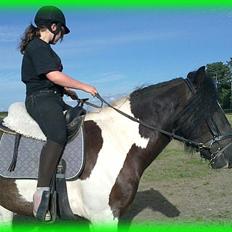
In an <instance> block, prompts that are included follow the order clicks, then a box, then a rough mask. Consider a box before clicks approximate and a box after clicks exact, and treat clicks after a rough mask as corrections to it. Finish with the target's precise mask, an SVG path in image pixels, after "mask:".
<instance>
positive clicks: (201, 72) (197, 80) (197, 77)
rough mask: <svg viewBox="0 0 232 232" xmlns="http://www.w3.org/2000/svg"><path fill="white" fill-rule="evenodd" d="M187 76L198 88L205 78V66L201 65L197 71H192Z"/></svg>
mask: <svg viewBox="0 0 232 232" xmlns="http://www.w3.org/2000/svg"><path fill="white" fill-rule="evenodd" d="M187 78H188V79H189V80H190V81H191V82H192V83H193V84H194V85H195V87H196V89H197V88H198V87H200V85H201V83H202V82H203V81H204V78H205V66H202V67H200V68H199V69H198V70H197V71H195V72H190V73H189V74H188V75H187Z"/></svg>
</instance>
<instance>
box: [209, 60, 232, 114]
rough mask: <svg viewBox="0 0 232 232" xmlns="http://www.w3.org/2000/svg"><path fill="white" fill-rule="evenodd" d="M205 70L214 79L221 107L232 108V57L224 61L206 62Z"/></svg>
mask: <svg viewBox="0 0 232 232" xmlns="http://www.w3.org/2000/svg"><path fill="white" fill-rule="evenodd" d="M206 72H207V74H208V75H209V76H210V77H211V78H213V79H214V81H215V85H216V87H217V90H218V98H219V103H220V105H221V107H222V108H223V109H230V110H232V58H230V60H229V61H226V62H225V63H223V62H215V63H212V64H207V65H206Z"/></svg>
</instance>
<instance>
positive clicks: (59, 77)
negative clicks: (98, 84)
mask: <svg viewBox="0 0 232 232" xmlns="http://www.w3.org/2000/svg"><path fill="white" fill-rule="evenodd" d="M46 76H47V78H48V79H49V80H50V81H52V82H53V83H55V84H57V85H61V86H64V87H68V88H73V89H79V90H83V91H85V92H87V93H90V94H92V95H95V94H96V93H97V90H96V88H95V87H93V86H91V85H88V84H85V83H83V82H80V81H77V80H74V79H73V78H71V77H69V76H68V75H66V74H64V73H62V72H59V71H52V72H49V73H47V74H46Z"/></svg>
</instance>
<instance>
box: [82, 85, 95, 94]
mask: <svg viewBox="0 0 232 232" xmlns="http://www.w3.org/2000/svg"><path fill="white" fill-rule="evenodd" d="M83 90H84V91H85V92H87V93H90V94H91V95H92V96H95V95H96V94H97V89H96V88H95V87H94V86H91V85H88V84H84V86H83Z"/></svg>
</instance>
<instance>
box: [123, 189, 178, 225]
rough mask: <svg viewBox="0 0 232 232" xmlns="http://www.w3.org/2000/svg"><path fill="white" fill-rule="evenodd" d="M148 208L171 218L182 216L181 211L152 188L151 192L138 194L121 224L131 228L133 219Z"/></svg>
mask: <svg viewBox="0 0 232 232" xmlns="http://www.w3.org/2000/svg"><path fill="white" fill-rule="evenodd" d="M146 208H149V209H151V210H153V211H156V212H159V213H161V214H163V215H165V216H166V217H169V218H173V217H178V216H179V215H180V211H179V210H178V209H177V208H176V207H175V206H174V205H173V204H172V203H171V202H169V201H168V200H167V199H166V198H165V197H164V196H163V195H162V194H161V193H160V192H159V191H156V190H154V189H153V188H151V189H149V190H145V191H141V192H137V194H136V196H135V199H134V202H133V204H132V205H131V207H130V209H129V210H128V211H127V213H126V214H125V215H123V216H122V217H121V219H120V224H122V225H123V224H124V223H126V224H128V227H129V226H130V224H131V223H132V221H133V219H134V218H135V217H136V216H137V215H138V214H139V213H140V212H142V211H143V210H144V209H146Z"/></svg>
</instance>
